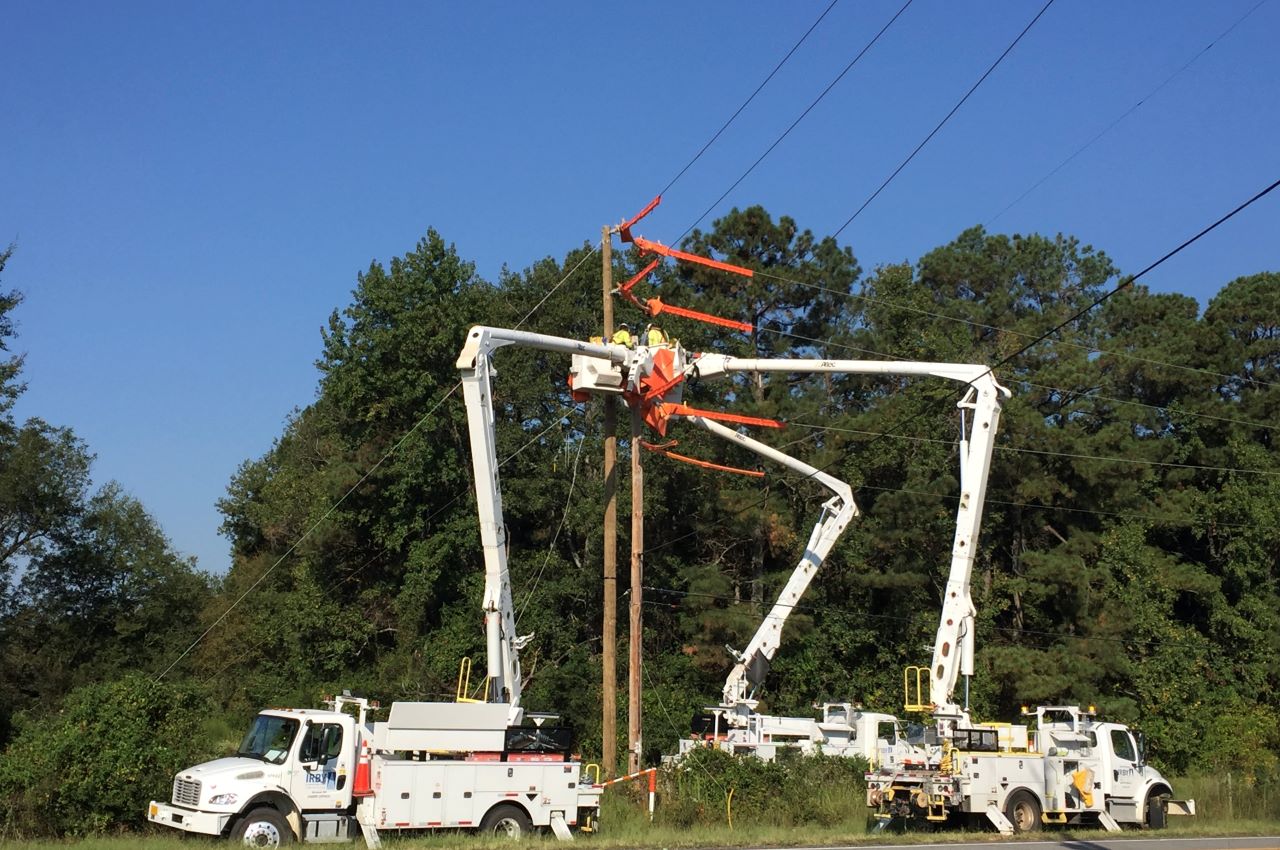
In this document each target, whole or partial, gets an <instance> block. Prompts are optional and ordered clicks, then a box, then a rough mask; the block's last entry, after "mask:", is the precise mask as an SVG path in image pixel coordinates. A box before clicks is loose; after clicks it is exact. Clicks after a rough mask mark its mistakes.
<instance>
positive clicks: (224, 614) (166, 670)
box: [156, 382, 462, 682]
mask: <svg viewBox="0 0 1280 850" xmlns="http://www.w3.org/2000/svg"><path fill="white" fill-rule="evenodd" d="M460 386H462V383H461V382H458V383H456V384H454V385H453V387H451V388H450V389H449V391H448V392H447V393H445V394H444V395H443V396H441V397H440V400H439V401H437V402H436V403H435V405H434V406H433V407H432V408H431V409H430V410H429V411H427V413H426V414H425V415H424V416H423V417H422V418H421V419H419V420H418V421H417V422H415V423H414V425H413V427H412V428H410V429H409V430H408V431H406V432H405V435H404V436H403V437H401V438H400V439H399V440H398V441H397V442H396V444H395V445H393V446H392V447H391V448H390V449H388V450H387V453H386V454H384V455H383V456H382V457H381V458H379V459H378V462H377V463H375V464H374V465H373V466H371V467H369V469H368V470H367V471H366V472H365V473H364V475H361V476H360V480H359V481H357V482H356V483H355V484H352V485H351V487H350V488H348V490H347V492H345V493H343V494H342V495H341V496H340V497H339V498H338V500H337V501H336V502H334V503H333V504H332V505H330V506H329V509H328V510H326V511H325V512H324V514H323V515H321V517H320V518H319V519H318V520H316V521H315V522H314V523H312V524H311V526H310V527H309V528H308V529H307V530H306V531H304V532H303V533H302V535H301V536H300V537H298V539H297V540H295V541H293V543H292V544H291V545H290V546H289V548H288V549H286V550H285V552H284V554H283V555H281V556H280V557H279V558H277V559H276V561H275V563H273V564H272V565H271V566H269V567H267V568H266V569H265V570H263V571H262V574H261V575H259V576H258V578H257V579H256V580H255V581H254V582H253V584H251V585H249V588H248V590H246V591H245V592H244V593H241V594H240V596H239V597H237V598H236V601H235V602H232V603H231V605H230V607H228V608H227V610H225V611H223V612H222V614H221V615H219V616H218V619H216V620H214V621H213V623H211V624H210V625H209V627H208V628H207V629H205V630H204V631H203V632H201V633H200V636H199V637H198V638H196V639H195V640H194V641H192V642H191V645H190V646H188V647H187V648H186V649H184V650H182V652H181V654H179V655H178V657H177V658H175V659H173V661H172V662H171V663H170V664H169V666H168V667H166V668H164V670H163V671H161V673H160V675H159V676H156V681H157V682H158V681H160V680H161V679H163V678H164V677H165V676H166V675H168V673H169V671H170V670H172V669H173V668H174V667H175V666H177V664H178V662H179V661H181V660H182V659H184V658H186V657H187V655H188V653H190V652H191V650H193V649H195V648H196V647H197V646H198V645H199V644H200V642H201V641H202V640H204V639H205V638H206V637H208V635H209V633H210V632H212V631H213V630H214V629H215V628H217V627H218V625H219V624H220V623H221V622H222V621H223V620H225V619H226V618H227V616H228V615H230V614H231V612H232V611H234V610H235V609H236V607H237V606H239V604H240V603H241V602H243V601H244V600H245V598H246V597H247V596H248V595H249V594H250V593H252V592H253V591H255V590H257V588H258V585H260V584H262V582H263V581H264V580H266V578H267V576H269V575H271V573H273V572H274V571H275V569H276V567H278V566H280V565H281V564H282V563H284V561H285V559H286V558H288V557H289V556H290V555H292V554H293V552H294V550H295V549H297V548H298V547H299V546H300V545H302V542H303V541H304V540H306V539H307V538H308V537H310V536H311V535H312V534H314V533H315V531H316V529H318V528H319V527H320V526H321V525H322V524H323V523H324V522H325V521H326V520H327V519H329V517H330V516H332V515H333V512H334V511H336V510H337V509H338V507H339V506H340V505H341V504H342V503H343V502H345V501H346V500H347V498H348V497H349V496H350V495H351V494H352V493H354V492H355V491H356V489H357V488H358V487H359V486H360V485H361V484H363V483H364V482H365V481H367V480H368V479H369V476H370V475H373V473H374V471H375V470H377V468H378V467H380V466H382V464H383V463H385V462H386V461H387V459H388V458H390V457H391V456H392V455H393V454H395V453H396V451H398V450H399V448H400V447H401V446H403V445H404V444H405V442H407V441H408V439H409V438H410V437H411V436H413V434H414V432H416V431H417V430H418V428H420V427H421V426H422V424H423V423H424V422H426V421H427V419H428V417H430V416H431V414H433V413H435V412H436V410H437V409H438V408H439V407H440V405H442V404H444V403H445V401H446V400H447V399H448V398H449V396H451V395H453V394H454V392H455V391H456V390H457V389H458V387H460Z"/></svg>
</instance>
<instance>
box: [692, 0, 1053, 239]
mask: <svg viewBox="0 0 1280 850" xmlns="http://www.w3.org/2000/svg"><path fill="white" fill-rule="evenodd" d="M912 2H913V0H907V2H906V3H904V4H902V8H900V9H898V11H897V12H896V13H895V14H894V16H893V17H892V18H890V19H889V22H888V23H887V24H885V25H884V26H883V27H881V28H880V31H879V32H877V33H876V34H875V36H874V37H873V38H872V39H871V40H870V41H868V42H867V43H866V44H865V45H863V47H862V49H861V50H859V51H858V53H857V54H856V55H855V56H854V57H853V59H852V60H850V62H849V64H848V65H845V66H844V69H843V70H842V71H841V72H840V73H839V74H837V75H836V77H835V79H834V80H832V81H831V82H830V83H828V84H827V87H826V88H825V89H823V90H822V93H821V94H819V95H818V96H817V97H816V98H814V100H813V102H812V103H810V104H809V105H808V106H807V107H805V109H804V111H803V112H801V113H800V115H799V117H797V118H796V120H794V121H792V122H791V125H790V126H789V127H787V129H785V130H783V131H782V135H781V136H779V137H778V138H776V139H774V141H773V144H771V145H769V147H767V148H766V149H765V151H764V153H762V154H760V156H759V157H757V158H756V161H755V162H753V163H751V165H750V167H748V168H747V170H746V171H744V172H742V176H740V177H739V178H738V179H737V180H735V181H733V185H731V186H730V187H729V188H728V189H725V190H724V192H723V194H721V195H720V197H719V198H716V200H715V201H714V202H713V203H712V204H711V206H709V207H707V208H706V210H704V211H703V213H702V215H700V216H698V218H697V220H695V221H694V222H693V224H691V225H689V226H688V227H686V228H685V229H684V233H681V234H680V235H679V236H678V237H676V238H675V239H674V240H672V243H671V244H673V245H674V244H676V243H678V242H679V241H680V240H681V239H684V238H685V237H686V236H688V235H689V232H690V231H692V230H693V229H694V228H695V227H697V226H698V225H699V224H701V223H702V220H703V219H704V218H706V217H707V216H708V215H710V213H711V211H712V210H714V209H715V208H716V207H717V206H719V205H720V202H721V201H723V200H724V199H725V198H727V197H728V196H729V193H730V192H732V191H733V190H734V189H736V188H738V184H740V183H741V182H742V181H743V180H746V179H747V176H748V175H749V174H751V172H753V171H755V170H756V166H758V165H759V164H760V163H762V162H764V159H765V157H767V156H768V155H769V154H771V153H773V150H774V148H776V147H777V146H778V145H780V144H782V140H783V139H785V138H786V137H787V136H789V135H790V134H791V131H792V130H794V129H795V128H796V127H797V126H798V125H799V124H800V122H801V121H803V120H804V119H805V116H807V115H808V114H809V113H810V112H812V111H813V108H814V107H815V106H817V105H818V104H819V103H821V102H822V99H823V98H825V97H826V96H827V94H828V93H829V92H830V91H831V90H832V89H833V88H835V87H836V84H837V83H839V82H840V80H842V79H843V78H844V75H845V74H847V73H849V71H851V70H852V69H853V66H854V65H857V64H858V61H859V60H860V59H862V57H863V56H865V55H866V54H867V51H869V50H870V49H871V48H872V47H873V46H874V45H875V43H876V42H877V41H879V40H880V37H881V36H882V35H884V34H885V33H886V32H887V31H888V30H889V27H891V26H893V23H894V21H896V20H898V18H899V17H901V16H902V13H903V12H905V11H907V7H908V6H910V5H911V3H912ZM1049 2H1050V3H1052V2H1053V0H1049ZM823 14H826V13H825V12H824V13H823Z"/></svg>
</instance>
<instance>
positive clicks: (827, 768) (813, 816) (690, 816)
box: [658, 749, 867, 827]
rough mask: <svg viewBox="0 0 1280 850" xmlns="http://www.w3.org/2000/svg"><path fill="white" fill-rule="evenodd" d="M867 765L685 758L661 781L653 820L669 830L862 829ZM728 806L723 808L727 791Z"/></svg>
mask: <svg viewBox="0 0 1280 850" xmlns="http://www.w3.org/2000/svg"><path fill="white" fill-rule="evenodd" d="M866 770H867V763H866V761H865V760H863V759H861V758H842V757H836V756H804V755H801V754H799V753H798V752H795V751H793V750H783V751H782V752H780V753H779V755H778V758H777V759H776V760H775V761H772V762H764V761H761V760H760V759H758V758H755V757H753V756H733V755H730V754H728V753H725V752H722V751H720V750H714V749H697V750H693V751H692V752H690V753H687V754H686V755H685V756H684V757H683V758H681V759H680V761H679V762H678V763H677V764H676V765H675V766H673V767H672V768H670V769H668V770H664V771H663V772H662V773H661V776H662V787H661V792H662V803H661V804H660V805H659V806H658V813H659V815H658V816H659V818H660V819H661V820H662V821H663V822H665V823H668V824H671V825H673V826H693V825H698V824H710V823H725V822H726V820H727V818H728V815H729V813H730V812H732V816H733V822H734V823H735V824H742V825H746V824H751V825H759V826H800V825H811V826H836V825H849V826H857V827H861V826H863V825H864V824H865V823H866V819H867V807H866V778H865V773H866ZM731 792H732V801H731V803H730V793H731Z"/></svg>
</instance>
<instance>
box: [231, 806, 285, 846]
mask: <svg viewBox="0 0 1280 850" xmlns="http://www.w3.org/2000/svg"><path fill="white" fill-rule="evenodd" d="M231 840H232V841H236V842H239V843H241V844H243V845H244V846H245V847H281V846H283V845H285V844H292V843H293V830H292V829H290V828H289V822H288V821H286V820H285V819H284V815H282V814H280V813H279V812H277V811H276V810H275V809H271V808H266V807H264V808H261V809H254V810H253V811H251V812H249V813H248V814H246V815H245V816H244V817H242V818H240V821H239V822H238V823H237V824H236V828H235V829H233V830H232V831H231Z"/></svg>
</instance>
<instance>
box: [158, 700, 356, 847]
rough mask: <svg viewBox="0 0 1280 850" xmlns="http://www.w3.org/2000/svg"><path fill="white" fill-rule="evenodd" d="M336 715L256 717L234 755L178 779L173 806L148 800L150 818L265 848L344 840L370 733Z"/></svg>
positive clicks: (276, 712)
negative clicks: (296, 839)
mask: <svg viewBox="0 0 1280 850" xmlns="http://www.w3.org/2000/svg"><path fill="white" fill-rule="evenodd" d="M342 699H343V698H339V700H342ZM360 702H363V701H362V700H361V701H360ZM340 709H341V703H340V702H339V703H337V704H335V709H334V710H319V709H268V710H265V711H262V712H260V713H259V714H258V715H257V716H256V717H255V718H254V719H253V723H252V724H251V725H250V727H249V731H248V732H246V733H245V736H244V739H243V740H242V741H241V743H240V746H239V747H238V748H237V749H236V752H235V753H234V754H233V755H230V756H227V757H225V758H219V759H214V760H213V761H208V762H205V763H203V764H198V765H195V766H194V767H190V768H187V769H186V770H183V771H181V772H180V773H178V774H177V776H175V777H174V780H173V796H172V800H171V802H170V803H160V802H156V801H152V802H151V804H150V806H149V807H148V810H147V819H148V820H150V821H152V822H153V823H158V824H163V825H165V826H170V827H175V828H177V829H181V830H184V831H186V832H198V833H204V834H207V835H221V836H227V837H234V838H244V839H247V840H253V839H254V838H255V837H257V838H260V839H261V842H260V843H263V844H265V845H266V846H274V845H277V844H280V843H287V841H288V840H289V839H290V838H292V837H299V838H303V839H305V838H307V837H317V838H318V837H322V836H323V837H329V838H340V837H347V833H348V832H349V826H348V822H347V819H346V818H344V817H341V816H340V813H345V812H347V811H348V810H349V809H350V808H351V805H352V802H353V796H352V791H353V788H354V779H355V772H356V762H357V758H358V754H359V753H360V748H361V746H362V745H363V743H364V741H365V740H366V739H367V737H368V729H367V728H366V727H365V726H364V725H363V724H362V723H360V722H359V721H358V720H357V718H355V717H352V716H351V715H350V714H348V713H346V712H344V711H342V710H340ZM286 831H287V832H289V833H292V835H291V836H286V835H285V833H286Z"/></svg>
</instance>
